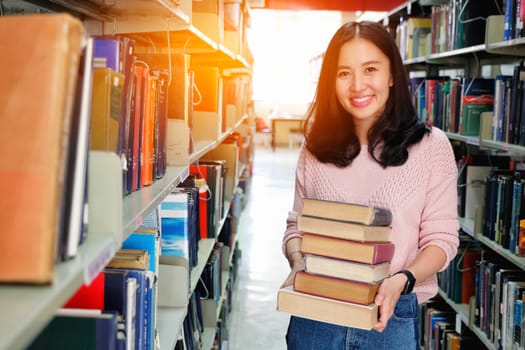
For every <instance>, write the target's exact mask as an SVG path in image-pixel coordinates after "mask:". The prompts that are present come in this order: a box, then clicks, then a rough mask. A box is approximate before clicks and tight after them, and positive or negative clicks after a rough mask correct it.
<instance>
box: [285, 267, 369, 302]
mask: <svg viewBox="0 0 525 350" xmlns="http://www.w3.org/2000/svg"><path fill="white" fill-rule="evenodd" d="M293 286H294V290H295V291H297V292H302V293H307V294H312V295H317V296H320V297H325V298H331V299H337V300H341V301H347V302H350V303H357V304H363V305H368V304H371V303H373V302H374V298H375V296H376V294H377V289H378V288H379V283H378V282H370V283H365V282H359V281H353V280H348V279H342V278H336V277H331V276H323V275H317V274H313V273H309V272H305V271H298V272H297V274H296V275H295V279H294V284H293Z"/></svg>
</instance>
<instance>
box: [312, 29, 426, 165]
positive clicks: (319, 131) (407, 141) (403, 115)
mask: <svg viewBox="0 0 525 350" xmlns="http://www.w3.org/2000/svg"><path fill="white" fill-rule="evenodd" d="M355 37H359V38H362V39H366V40H368V41H370V42H371V43H373V44H374V45H376V46H377V47H378V48H379V49H380V50H381V52H383V54H384V55H385V56H387V57H388V59H389V61H390V73H391V76H392V81H393V83H394V85H393V87H391V88H390V95H389V97H388V100H387V103H386V106H385V110H384V112H383V114H382V115H381V116H380V117H379V118H378V119H377V120H376V121H375V122H374V124H373V125H372V127H371V128H370V130H369V132H368V152H369V153H370V155H371V156H372V157H373V159H375V160H376V161H377V162H378V163H379V164H381V165H382V166H383V167H387V166H396V165H402V164H404V163H405V162H406V160H407V159H408V147H409V146H410V145H413V144H415V143H418V142H419V141H420V140H421V139H422V138H423V136H424V135H425V134H427V133H429V132H430V130H431V129H430V128H429V127H428V126H427V125H426V124H424V123H423V122H421V121H419V119H418V117H417V113H416V110H415V108H414V106H413V104H412V100H411V97H410V92H409V89H408V77H407V74H406V71H405V68H404V66H403V62H402V60H401V56H400V54H399V50H398V48H397V45H396V43H395V40H394V39H393V37H392V36H391V34H390V33H388V32H387V31H386V30H385V29H384V28H383V27H382V26H381V25H380V24H378V23H375V22H349V23H346V24H344V25H342V26H341V27H340V28H339V29H338V31H337V32H336V33H335V34H334V36H333V37H332V39H331V40H330V43H329V44H328V48H327V49H326V52H325V55H324V58H323V63H322V66H321V72H320V75H319V82H318V85H317V91H316V94H315V98H314V100H313V102H312V104H311V106H310V108H309V110H308V112H307V115H306V122H305V124H304V129H305V130H304V131H305V138H306V147H307V148H308V150H309V151H310V152H311V153H312V154H313V155H315V156H316V157H317V159H319V161H321V162H324V163H333V164H335V165H337V166H339V167H344V166H347V165H349V164H350V163H351V162H352V160H353V159H354V158H355V157H357V155H358V154H359V152H360V150H361V145H360V142H359V139H358V137H357V135H356V133H355V126H354V122H353V118H352V117H351V115H350V114H349V113H348V112H347V111H346V110H345V109H344V108H343V107H342V105H341V104H340V103H339V101H338V99H337V96H336V93H335V81H336V75H337V65H338V61H339V52H340V50H341V46H343V44H345V43H346V42H348V41H349V40H351V39H353V38H355Z"/></svg>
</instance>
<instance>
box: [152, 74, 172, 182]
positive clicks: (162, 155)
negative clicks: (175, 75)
mask: <svg viewBox="0 0 525 350" xmlns="http://www.w3.org/2000/svg"><path fill="white" fill-rule="evenodd" d="M151 74H152V75H154V76H155V77H156V78H157V80H156V81H157V88H156V92H157V95H156V104H155V106H156V109H155V122H154V124H155V131H154V137H153V156H154V161H153V164H154V169H153V170H154V177H155V179H160V178H162V177H163V176H164V174H165V173H166V167H167V150H166V146H167V140H168V139H167V130H168V105H169V103H168V83H169V72H168V71H161V70H153V71H152V72H151Z"/></svg>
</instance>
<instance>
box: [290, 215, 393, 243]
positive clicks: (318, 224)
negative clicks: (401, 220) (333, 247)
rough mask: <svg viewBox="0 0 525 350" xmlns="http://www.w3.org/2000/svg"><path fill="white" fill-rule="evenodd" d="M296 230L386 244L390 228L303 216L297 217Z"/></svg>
mask: <svg viewBox="0 0 525 350" xmlns="http://www.w3.org/2000/svg"><path fill="white" fill-rule="evenodd" d="M297 228H298V229H299V230H300V231H303V232H310V233H316V234H318V235H324V236H330V237H335V238H342V239H350V240H353V241H359V242H388V241H390V231H391V228H390V226H372V225H362V224H356V223H352V222H345V221H337V220H328V219H323V218H316V217H313V216H305V215H299V216H298V217H297Z"/></svg>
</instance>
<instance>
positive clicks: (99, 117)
mask: <svg viewBox="0 0 525 350" xmlns="http://www.w3.org/2000/svg"><path fill="white" fill-rule="evenodd" d="M123 82H124V76H123V75H122V74H120V73H118V72H116V71H114V70H112V69H110V68H94V69H93V91H92V101H91V132H90V141H91V146H90V149H92V150H96V151H106V152H115V153H117V152H118V150H117V146H118V139H119V123H120V112H121V110H120V109H121V107H122V106H121V98H122V86H123V85H122V84H123ZM117 154H118V153H117ZM119 157H120V155H119Z"/></svg>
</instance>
